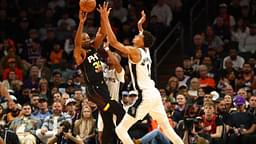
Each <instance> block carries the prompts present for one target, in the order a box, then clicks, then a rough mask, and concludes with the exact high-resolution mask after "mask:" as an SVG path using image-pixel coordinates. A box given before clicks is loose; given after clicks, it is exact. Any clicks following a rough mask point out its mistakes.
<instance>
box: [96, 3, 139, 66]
mask: <svg viewBox="0 0 256 144" xmlns="http://www.w3.org/2000/svg"><path fill="white" fill-rule="evenodd" d="M110 10H111V8H108V3H104V4H103V6H100V7H99V9H98V11H99V12H100V16H101V20H102V22H103V23H104V25H105V26H106V31H107V36H108V39H109V43H110V45H111V46H112V47H114V48H115V49H118V50H119V51H121V52H122V53H124V54H126V55H128V56H129V57H130V58H131V59H132V60H133V61H134V62H138V61H139V59H140V52H139V50H138V49H137V48H134V47H133V46H124V45H123V44H122V43H120V42H119V41H118V40H117V38H116V36H115V34H114V32H113V30H112V28H111V25H110V22H109V19H108V15H109V13H110Z"/></svg>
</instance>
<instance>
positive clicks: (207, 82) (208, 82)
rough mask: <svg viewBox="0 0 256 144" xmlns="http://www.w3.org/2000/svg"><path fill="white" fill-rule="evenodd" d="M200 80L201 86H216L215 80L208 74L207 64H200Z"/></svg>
mask: <svg viewBox="0 0 256 144" xmlns="http://www.w3.org/2000/svg"><path fill="white" fill-rule="evenodd" d="M199 81H200V87H211V88H215V87H216V83H215V80H214V79H213V78H212V77H209V76H208V68H207V66H206V65H200V66H199Z"/></svg>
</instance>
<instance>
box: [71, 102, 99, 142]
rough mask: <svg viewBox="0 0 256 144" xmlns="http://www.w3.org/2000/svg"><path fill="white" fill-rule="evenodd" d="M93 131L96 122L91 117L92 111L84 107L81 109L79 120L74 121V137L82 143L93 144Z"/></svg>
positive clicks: (88, 107)
mask: <svg viewBox="0 0 256 144" xmlns="http://www.w3.org/2000/svg"><path fill="white" fill-rule="evenodd" d="M95 131H96V121H95V119H94V118H93V117H92V109H91V108H90V106H88V105H85V106H83V108H82V114H81V118H80V119H78V120H76V121H75V127H74V135H75V136H76V137H77V139H78V140H79V141H82V142H83V143H86V144H94V143H95Z"/></svg>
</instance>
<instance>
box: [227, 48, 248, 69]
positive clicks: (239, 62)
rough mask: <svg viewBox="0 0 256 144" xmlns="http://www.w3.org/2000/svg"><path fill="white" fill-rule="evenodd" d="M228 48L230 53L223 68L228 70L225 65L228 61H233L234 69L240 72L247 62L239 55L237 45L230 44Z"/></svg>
mask: <svg viewBox="0 0 256 144" xmlns="http://www.w3.org/2000/svg"><path fill="white" fill-rule="evenodd" d="M228 47H229V52H228V56H226V57H225V58H224V60H223V68H224V69H225V68H226V66H225V65H224V64H225V63H226V61H227V60H231V61H232V65H233V68H234V69H235V70H237V71H238V70H239V69H240V68H242V67H243V64H244V62H245V60H244V58H243V57H241V56H239V55H238V52H237V45H236V43H230V44H229V46H228Z"/></svg>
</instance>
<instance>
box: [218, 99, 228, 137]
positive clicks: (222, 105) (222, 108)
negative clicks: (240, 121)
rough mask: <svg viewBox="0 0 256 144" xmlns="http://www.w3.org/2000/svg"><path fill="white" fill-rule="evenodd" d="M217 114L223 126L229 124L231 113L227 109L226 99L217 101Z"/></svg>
mask: <svg viewBox="0 0 256 144" xmlns="http://www.w3.org/2000/svg"><path fill="white" fill-rule="evenodd" d="M216 114H217V115H218V117H219V118H220V120H221V121H222V123H223V124H227V122H228V119H229V112H228V111H227V108H226V101H225V99H224V98H219V99H217V111H216ZM223 133H224V134H225V127H224V129H223Z"/></svg>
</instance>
